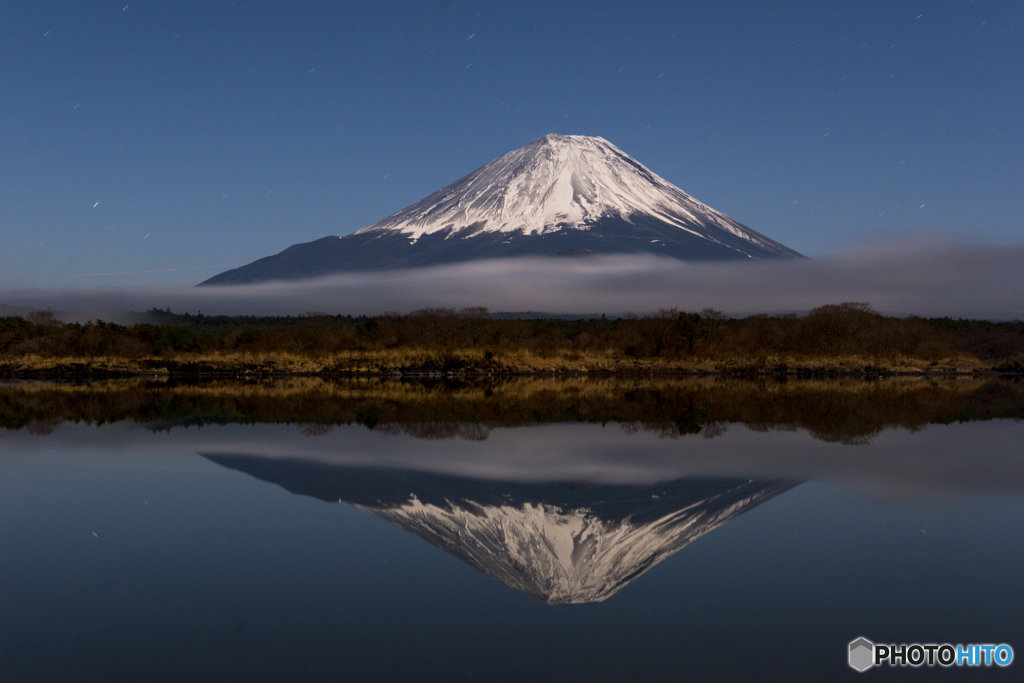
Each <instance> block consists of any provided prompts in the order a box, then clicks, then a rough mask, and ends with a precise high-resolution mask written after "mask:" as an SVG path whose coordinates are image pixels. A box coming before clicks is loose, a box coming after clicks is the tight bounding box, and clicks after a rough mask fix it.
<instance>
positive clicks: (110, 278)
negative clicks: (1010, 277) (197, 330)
mask: <svg viewBox="0 0 1024 683" xmlns="http://www.w3.org/2000/svg"><path fill="white" fill-rule="evenodd" d="M1022 38H1024V2H1022V1H1021V0H1001V1H1000V0H975V1H973V2H971V1H970V0H927V1H926V0H917V1H893V0H889V1H886V2H865V1H863V0H849V1H828V0H812V1H803V0H791V1H779V0H756V1H734V2H715V3H709V2H701V3H698V2H678V1H677V2H664V3H640V4H637V3H624V2H615V3H609V2H586V3H583V2H579V3H569V2H552V1H550V0H549V1H546V2H532V1H526V2H524V1H521V0H520V1H517V2H487V1H475V0H429V1H427V0H424V1H421V2H367V3H355V2H312V1H301V0H298V1H295V2H271V1H270V0H264V1H257V0H202V1H201V2H200V1H193V2H189V1H185V0H178V1H174V2H172V1H170V0H167V1H165V2H152V1H151V2H139V1H137V0H118V2H105V1H101V0H92V1H89V2H72V1H70V0H68V1H65V2H57V1H52V2H50V1H41V0H38V1H33V2H28V1H25V0H4V2H3V3H2V4H0V64H2V65H3V77H2V78H0V236H2V247H0V288H6V289H11V288H23V287H44V288H51V287H107V286H122V285H129V286H130V285H140V286H141V285H146V286H150V285H158V284H172V285H173V284H193V283H196V282H199V281H201V280H203V279H206V278H207V277H210V276H212V275H213V274H215V273H216V272H218V271H217V270H216V269H205V270H196V271H187V270H172V271H168V272H159V273H147V274H133V275H98V276H91V277H75V276H76V275H83V274H94V273H107V272H118V271H129V270H164V269H180V268H190V267H199V266H213V265H222V264H242V263H247V262H249V261H252V260H254V259H257V258H259V257H262V256H267V255H270V254H273V253H276V252H278V251H280V250H282V249H284V248H285V247H287V246H289V245H291V244H294V243H297V242H306V241H310V240H313V239H317V238H320V237H323V236H325V235H344V234H347V233H350V232H352V231H354V230H356V229H358V228H360V227H362V226H364V225H367V224H369V223H372V222H374V221H376V220H378V219H380V218H383V217H384V216H386V215H388V214H391V213H393V212H395V211H397V210H399V209H401V208H403V207H405V206H407V205H408V204H411V203H413V202H414V201H416V200H419V199H421V198H422V197H424V196H426V195H428V194H429V193H431V192H433V191H434V190H436V189H439V188H440V187H442V186H443V185H446V184H448V183H450V182H452V181H454V180H456V179H457V178H459V177H461V176H463V175H465V174H466V173H469V172H470V171H472V170H474V169H475V168H477V167H479V166H481V165H483V164H484V163H486V162H488V161H490V160H491V159H493V158H495V157H497V156H500V155H501V154H504V153H505V152H507V151H509V150H511V149H515V148H517V147H521V146H522V145H524V144H526V143H528V142H530V141H531V140H534V139H536V138H538V137H541V136H543V135H545V134H547V133H552V132H556V133H565V134H583V135H599V136H602V137H604V138H606V139H608V140H609V141H611V142H612V143H614V144H615V145H617V146H618V147H620V148H621V149H622V150H623V151H625V152H626V153H628V154H630V155H632V156H633V157H635V158H636V159H638V160H639V161H641V162H642V163H644V164H645V165H647V166H648V167H649V168H651V169H652V170H653V171H655V172H656V173H658V174H660V175H662V176H663V177H665V178H666V179H668V180H669V181H671V182H673V183H675V184H676V185H678V186H679V187H681V188H682V189H683V190H685V191H686V192H688V193H690V194H691V195H693V196H694V197H696V198H697V199H699V200H700V201H703V202H705V203H707V204H709V205H711V206H713V207H715V208H717V209H719V210H721V211H723V212H725V213H727V214H728V215H730V216H732V217H733V218H735V219H737V220H739V221H741V222H743V223H745V224H747V225H749V226H750V227H752V228H754V229H755V230H758V231H760V232H762V233H764V234H766V235H768V236H769V237H772V238H773V239H776V240H778V241H780V242H782V243H784V244H786V245H787V246H790V247H792V248H794V249H796V250H798V251H801V252H803V253H805V254H807V255H810V256H823V255H829V254H836V253H839V252H842V251H844V250H848V249H851V248H854V247H857V246H858V245H860V244H863V243H865V242H867V241H871V240H877V239H879V238H884V237H891V236H900V235H908V234H911V235H920V234H922V233H923V234H925V235H930V234H933V233H934V234H936V235H939V236H943V237H945V238H948V237H950V236H953V237H955V238H957V239H967V240H970V241H973V242H977V243H980V244H1017V243H1019V242H1020V241H1021V240H1020V237H1021V234H1022V227H1024V226H1022V220H1021V217H1022V216H1024V191H1022V189H1024V188H1022V183H1021V181H1022V179H1024V40H1022ZM97 202H98V204H97Z"/></svg>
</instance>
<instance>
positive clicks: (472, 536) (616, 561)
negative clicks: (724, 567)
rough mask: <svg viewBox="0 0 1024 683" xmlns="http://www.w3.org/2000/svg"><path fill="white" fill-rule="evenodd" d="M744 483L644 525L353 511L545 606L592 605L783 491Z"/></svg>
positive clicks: (542, 516)
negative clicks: (389, 525) (390, 525)
mask: <svg viewBox="0 0 1024 683" xmlns="http://www.w3.org/2000/svg"><path fill="white" fill-rule="evenodd" d="M790 486H791V485H790V484H785V485H779V484H774V483H773V484H765V483H763V482H757V481H753V480H752V481H749V482H745V483H743V484H740V485H738V486H736V487H734V488H732V489H729V490H725V491H722V492H720V493H718V494H717V495H713V496H711V497H709V498H706V499H704V500H701V501H699V502H695V503H693V504H691V505H688V506H686V507H684V508H682V509H676V510H672V511H670V512H667V513H666V514H664V515H662V516H661V517H659V518H657V519H655V520H653V521H651V520H648V521H645V522H636V521H634V519H633V517H626V518H625V519H619V520H616V519H609V518H607V517H603V516H600V515H598V514H595V513H594V512H593V511H592V510H590V509H588V508H577V509H563V508H561V507H558V506H554V505H549V504H544V503H524V504H515V503H513V502H512V501H509V503H508V504H500V505H479V504H476V503H473V502H471V501H453V500H449V501H447V504H445V505H437V504H434V503H429V502H423V501H420V500H419V499H418V498H416V496H412V497H410V499H409V500H408V501H407V502H406V503H404V504H401V505H383V506H378V505H365V504H356V507H358V508H359V509H361V510H364V511H366V512H369V513H371V514H373V515H376V516H377V517H380V518H382V519H385V520H387V521H389V522H391V523H393V524H395V525H396V526H398V527H400V528H402V529H405V530H406V531H410V532H412V533H414V534H416V535H417V536H419V537H420V538H422V539H424V540H426V541H428V542H429V543H431V544H433V545H435V546H437V547H438V548H441V549H442V550H444V551H446V552H448V553H450V554H452V555H454V556H455V557H458V558H459V559H461V560H463V561H464V562H467V563H469V564H471V565H472V566H474V567H476V568H477V569H479V570H481V571H483V572H484V573H486V574H488V575H490V576H491V577H493V578H495V579H498V580H499V581H502V582H503V583H505V584H507V585H509V586H511V587H513V588H515V589H517V590H520V591H523V592H525V593H528V594H529V595H532V596H534V597H536V598H539V599H541V600H544V601H545V602H548V603H550V604H561V603H583V602H600V601H602V600H605V599H607V598H609V597H610V596H612V595H614V594H615V593H617V592H618V591H619V590H620V589H621V588H623V587H624V586H625V585H626V584H628V583H630V582H631V581H633V580H634V579H636V578H637V577H638V576H640V575H641V574H643V573H644V572H646V571H647V570H648V569H650V568H651V567H653V566H654V565H656V564H658V563H659V562H661V561H662V560H664V559H665V558H667V557H668V556H670V555H672V554H673V553H675V552H677V551H679V550H680V549H682V548H683V547H684V546H686V545H687V544H689V543H691V542H692V541H694V540H695V539H697V538H699V537H700V536H703V535H704V534H706V533H708V532H709V531H711V530H713V529H715V528H716V527H719V526H721V525H722V524H725V523H726V522H728V521H729V520H731V519H733V518H734V517H736V516H737V515H740V514H741V513H743V512H745V511H747V510H749V509H750V508H752V507H754V506H756V505H758V504H759V503H762V502H764V501H765V500H767V499H769V498H772V497H774V496H776V495H778V494H779V493H781V492H782V491H785V490H787V489H788V488H790Z"/></svg>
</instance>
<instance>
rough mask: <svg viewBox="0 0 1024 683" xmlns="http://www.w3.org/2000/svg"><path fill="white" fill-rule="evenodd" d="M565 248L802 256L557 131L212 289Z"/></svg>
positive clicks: (694, 256)
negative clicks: (404, 204)
mask: <svg viewBox="0 0 1024 683" xmlns="http://www.w3.org/2000/svg"><path fill="white" fill-rule="evenodd" d="M559 252H574V253H580V252H593V253H595V254H656V255H662V256H669V257H672V258H676V259H680V260H744V259H762V258H802V256H801V255H800V254H798V253H797V252H795V251H793V250H792V249H789V248H788V247H786V246H784V245H782V244H779V243H778V242H775V241H774V240H771V239H770V238H768V237H766V236H764V235H762V234H760V233H758V232H756V231H754V230H752V229H750V228H748V227H747V226H745V225H743V224H742V223H739V222H737V221H735V220H733V219H731V218H729V217H728V216H726V215H725V214H723V213H721V212H720V211H717V210H715V209H712V208H711V207H709V206H707V205H705V204H702V203H701V202H699V201H697V200H696V199H694V198H693V197H691V196H690V195H688V194H686V193H685V192H683V191H682V190H681V189H679V188H678V187H676V186H675V185H672V184H671V183H669V182H668V181H667V180H665V179H664V178H662V177H661V176H658V175H657V174H655V173H654V172H653V171H651V170H650V169H648V168H647V167H645V166H644V165H643V164H641V163H640V162H638V161H637V160H635V159H633V158H632V157H630V156H629V155H627V154H626V153H625V152H623V151H622V150H620V149H618V148H617V147H615V145H613V144H611V143H610V142H608V141H607V140H605V139H604V138H599V137H587V136H582V135H555V134H551V135H547V136H545V137H543V138H540V139H538V140H535V141H533V142H531V143H530V144H528V145H526V146H525V147H521V148H519V149H516V150H512V151H511V152H508V153H507V154H505V155H503V156H501V157H499V158H497V159H495V160H493V161H491V162H490V163H487V164H485V165H483V166H481V167H480V168H478V169H476V170H475V171H473V172H472V173H470V174H468V175H466V176H464V177H462V178H460V179H459V180H457V181H455V182H454V183H452V184H450V185H447V186H445V187H443V188H441V189H440V190H438V191H437V192H434V193H433V194H431V195H429V196H428V197H426V198H424V199H422V200H421V201H419V202H416V203H415V204H412V205H411V206H408V207H406V208H404V209H402V210H401V211H398V212H396V213H394V214H392V215H391V216H388V217H386V218H384V219H382V220H380V221H377V222H376V223H372V224H370V225H368V226H366V227H363V228H360V229H359V230H357V231H355V232H354V233H352V234H351V235H345V236H341V237H325V238H322V239H319V240H315V241H313V242H307V243H303V244H296V245H293V246H291V247H289V248H287V249H285V250H284V251H282V252H280V253H279V254H276V255H274V256H268V257H266V258H263V259H259V260H257V261H254V262H253V263H250V264H248V265H246V266H243V267H241V268H237V269H234V270H230V271H226V272H224V273H221V274H219V275H216V276H214V277H212V278H210V279H209V280H207V281H205V282H203V283H201V284H204V285H211V284H233V283H246V282H259V281H267V280H275V279H282V280H292V279H301V278H308V277H317V276H322V275H327V274H331V273H338V272H346V271H358V270H387V269H394V268H410V267H421V266H430V265H438V264H442V263H456V262H460V261H471V260H479V259H486V258H505V257H522V256H541V255H550V254H555V253H559Z"/></svg>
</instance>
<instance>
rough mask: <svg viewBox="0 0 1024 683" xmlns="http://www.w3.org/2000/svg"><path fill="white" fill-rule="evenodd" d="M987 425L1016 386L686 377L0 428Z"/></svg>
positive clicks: (37, 408) (41, 390) (188, 391)
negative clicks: (265, 424) (121, 424)
mask: <svg viewBox="0 0 1024 683" xmlns="http://www.w3.org/2000/svg"><path fill="white" fill-rule="evenodd" d="M992 418H1015V419H1021V418H1024V383H1020V382H1014V381H1009V380H998V379H996V380H982V379H979V378H959V379H957V378H948V379H940V380H937V379H927V378H920V377H901V378H890V379H883V380H877V379H876V380H866V379H856V378H846V379H817V380H789V381H785V380H781V379H770V378H762V379H746V380H744V379H732V378H721V377H703V378H700V377H691V378H661V379H626V380H621V379H608V378H606V379H595V378H575V379H542V378H513V379H506V380H498V381H496V382H486V381H482V382H468V383H462V382H455V383H452V382H449V381H432V382H399V381H389V380H379V379H363V380H321V379H318V378H291V379H284V380H276V381H260V382H225V381H212V382H205V383H196V384H180V383H174V382H165V381H146V380H123V381H114V382H103V383H98V384H93V385H58V384H50V383H42V382H30V383H16V384H8V385H0V427H2V428H6V429H21V428H26V429H28V430H29V431H31V432H33V433H46V432H48V431H52V430H53V429H54V428H55V427H57V426H58V425H59V424H60V423H61V422H63V421H74V422H85V423H88V424H93V425H100V424H105V423H109V422H120V421H133V422H138V423H145V424H148V425H150V426H151V428H154V429H166V428H170V427H173V426H175V425H186V426H187V425H204V424H228V423H253V422H268V423H279V424H298V425H302V429H303V433H304V434H306V435H307V436H317V435H322V434H325V433H327V432H329V431H330V430H331V429H333V427H334V426H336V425H343V424H362V425H364V426H366V427H367V428H369V429H378V430H384V431H386V432H390V431H400V432H404V433H408V434H411V435H414V436H417V437H421V438H456V437H458V438H468V439H481V438H486V437H487V435H488V433H489V432H490V430H491V429H493V428H496V427H518V426H523V425H528V424H535V423H550V422H599V423H618V424H620V425H621V426H623V427H624V428H625V429H627V430H647V431H653V432H656V433H658V434H659V435H661V436H665V437H678V436H682V435H687V434H694V435H697V434H699V435H702V436H704V437H707V438H711V437H714V436H716V435H719V434H721V433H723V432H724V431H725V430H726V429H728V426H729V425H730V424H736V423H742V424H745V425H747V426H748V427H751V428H753V429H758V430H788V429H797V428H802V429H806V430H808V431H809V432H810V433H811V434H812V435H814V436H815V437H816V438H820V439H823V440H826V441H837V442H842V443H861V442H864V441H865V440H866V439H869V438H870V437H871V436H872V435H874V434H876V433H878V432H879V431H881V430H883V429H887V428H893V427H902V428H907V429H917V428H920V427H923V426H924V425H926V424H929V423H936V422H952V421H970V420H983V419H992Z"/></svg>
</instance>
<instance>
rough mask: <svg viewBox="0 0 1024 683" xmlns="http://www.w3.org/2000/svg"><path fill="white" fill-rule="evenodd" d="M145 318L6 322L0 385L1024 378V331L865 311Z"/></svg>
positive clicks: (1011, 325) (42, 315)
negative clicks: (138, 380)
mask: <svg viewBox="0 0 1024 683" xmlns="http://www.w3.org/2000/svg"><path fill="white" fill-rule="evenodd" d="M139 317H140V318H142V320H143V322H138V323H135V324H131V325H119V324H115V323H110V322H104V321H101V320H96V321H90V322H87V323H85V324H81V323H67V324H66V323H63V322H61V321H60V320H59V319H57V317H56V316H54V315H53V314H52V313H49V312H45V311H44V312H33V313H29V314H27V315H26V316H24V317H20V316H9V317H3V318H0V377H6V378H39V379H44V378H45V379H88V378H99V377H131V376H146V377H154V376H156V377H160V376H163V377H275V376H322V377H359V376H378V377H486V376H488V375H490V376H492V377H497V376H518V375H523V376H527V375H539V376H564V375H569V376H587V375H590V376H650V375H666V376H668V375H785V376H844V375H850V376H879V375H960V374H974V375H977V374H989V373H1022V372H1024V322H1021V321H1014V322H989V321H983V320H962V319H960V320H952V319H950V318H928V319H926V318H920V317H916V316H908V317H905V318H895V317H886V316H883V315H881V314H879V313H878V312H876V311H874V310H873V309H872V308H871V306H870V305H868V304H864V303H842V304H834V305H828V306H822V307H820V308H817V309H814V310H812V311H811V312H810V313H808V314H806V315H803V316H796V315H775V316H769V315H757V316H749V317H746V318H729V317H727V316H725V315H723V314H722V313H720V312H718V311H715V310H712V309H705V310H703V311H701V312H700V313H687V312H680V311H678V310H676V309H668V310H660V311H658V312H657V313H655V314H651V315H645V316H634V315H627V316H623V317H619V318H607V317H605V316H601V317H594V318H587V319H557V318H533V319H525V318H505V317H499V316H497V315H495V316H492V315H490V314H489V313H488V312H487V311H486V310H485V309H480V308H470V309H461V310H454V309H426V310H421V311H414V312H412V313H408V314H404V315H400V314H397V313H396V314H384V315H379V316H372V317H366V316H361V317H352V316H331V315H327V314H325V313H319V312H310V313H307V314H305V315H303V316H298V317H263V318H261V317H244V316H243V317H230V316H202V315H196V316H193V315H189V314H181V315H176V314H173V313H171V312H169V311H160V310H156V309H154V310H153V311H150V312H148V313H146V314H141V315H140V316H139Z"/></svg>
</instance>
